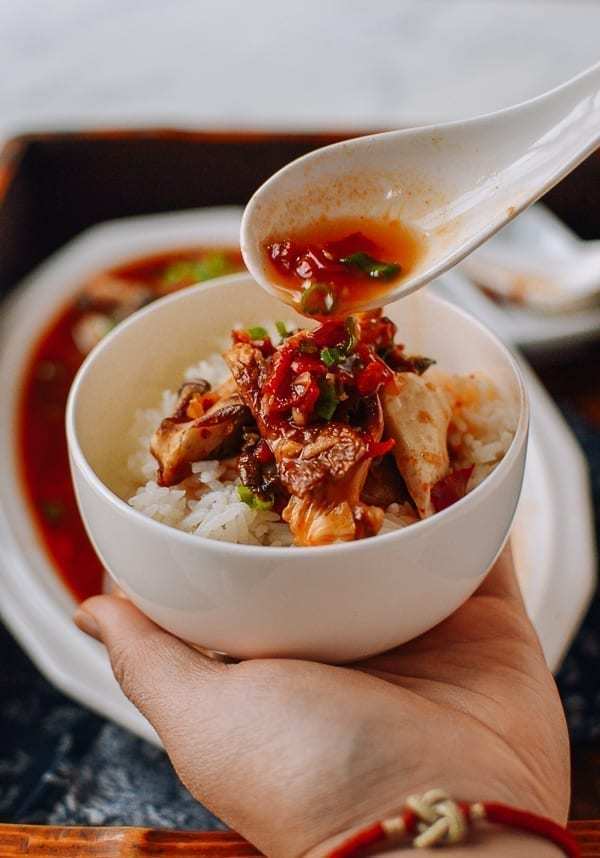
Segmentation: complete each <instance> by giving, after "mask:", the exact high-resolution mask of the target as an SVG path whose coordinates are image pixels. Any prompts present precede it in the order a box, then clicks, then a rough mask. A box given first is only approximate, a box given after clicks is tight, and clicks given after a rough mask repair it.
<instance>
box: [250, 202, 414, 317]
mask: <svg viewBox="0 0 600 858" xmlns="http://www.w3.org/2000/svg"><path fill="white" fill-rule="evenodd" d="M423 245H424V241H423V239H422V237H420V236H418V235H417V234H416V233H415V232H414V231H413V230H410V229H409V228H408V227H406V226H405V225H403V224H402V223H400V222H399V221H397V220H387V219H381V220H373V219H370V218H340V219H337V220H322V221H318V222H317V223H315V224H314V225H313V226H311V228H310V229H306V230H303V231H302V232H299V233H296V234H294V235H286V236H276V237H273V238H270V239H269V240H268V241H267V242H265V245H264V252H265V255H266V257H267V260H268V267H269V270H270V273H271V278H272V282H273V283H274V284H276V285H277V286H278V287H279V288H280V290H281V293H282V298H283V299H284V300H286V301H287V302H288V303H292V304H293V306H294V307H295V309H296V310H298V311H299V312H300V313H302V314H303V315H305V316H310V317H314V318H319V319H323V318H326V317H331V316H335V317H344V316H348V315H350V314H351V313H352V312H354V311H356V310H357V309H360V308H361V307H363V306H364V304H365V303H366V302H367V301H372V300H376V301H378V302H380V303H381V304H383V303H385V297H386V294H387V293H388V292H389V291H390V289H391V287H392V286H394V285H395V284H397V283H398V281H399V280H401V279H402V278H403V277H405V276H406V275H407V274H408V273H410V271H411V270H412V269H413V268H414V266H415V264H416V262H417V261H418V259H419V257H420V256H421V254H422V250H423Z"/></svg>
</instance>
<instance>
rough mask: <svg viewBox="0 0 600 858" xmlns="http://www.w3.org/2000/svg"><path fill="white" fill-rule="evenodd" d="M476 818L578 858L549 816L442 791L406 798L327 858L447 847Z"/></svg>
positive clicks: (571, 843)
mask: <svg viewBox="0 0 600 858" xmlns="http://www.w3.org/2000/svg"><path fill="white" fill-rule="evenodd" d="M478 821H485V822H489V823H491V824H493V825H502V826H505V827H507V828H515V829H517V830H519V831H525V832H527V833H529V834H537V835H539V836H540V837H543V838H545V839H546V840H549V841H550V842H551V843H554V844H555V845H556V846H558V847H559V848H560V849H562V850H563V852H564V853H565V855H566V856H567V858H581V853H580V851H579V846H578V845H577V842H576V841H575V839H574V838H573V837H572V836H571V834H569V832H568V831H567V829H566V828H562V827H561V826H560V825H557V824H556V822H553V821H552V820H551V819H547V818H546V817H544V816H537V815H536V814H535V813H529V811H527V810H518V809H517V808H515V807H510V806H509V805H507V804H500V803H498V802H493V801H478V802H475V804H468V803H467V802H462V801H460V802H457V801H452V799H450V798H449V797H448V796H447V795H446V793H445V792H444V791H443V790H441V789H433V790H430V791H429V792H426V793H425V794H424V795H423V796H414V795H413V796H411V797H410V798H408V799H407V800H406V803H405V805H404V808H403V809H402V812H401V813H400V814H399V816H394V817H391V818H389V819H383V820H380V821H379V822H374V823H372V824H371V825H369V826H367V827H366V828H363V829H362V830H361V831H357V832H356V833H355V834H353V835H352V837H350V838H348V840H346V841H345V842H344V843H342V844H340V846H337V847H336V848H335V849H333V850H332V851H331V852H329V853H328V855H327V858H350V856H355V855H358V854H360V852H361V851H362V850H363V849H367V848H368V847H372V846H377V845H383V844H388V845H390V846H391V845H396V846H401V845H404V846H413V847H416V848H421V849H426V848H428V847H431V846H448V845H452V844H455V843H460V842H462V841H463V840H465V839H466V837H467V835H468V833H469V829H470V828H471V826H472V825H473V823H475V822H478Z"/></svg>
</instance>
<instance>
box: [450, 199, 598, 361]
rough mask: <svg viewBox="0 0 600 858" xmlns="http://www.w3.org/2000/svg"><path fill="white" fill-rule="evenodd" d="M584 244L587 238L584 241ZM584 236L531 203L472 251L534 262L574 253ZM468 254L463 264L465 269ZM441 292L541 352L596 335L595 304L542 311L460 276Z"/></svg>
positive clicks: (561, 258)
mask: <svg viewBox="0 0 600 858" xmlns="http://www.w3.org/2000/svg"><path fill="white" fill-rule="evenodd" d="M588 244H589V242H588ZM585 245H586V242H585V241H583V240H582V239H580V238H579V237H578V236H577V235H575V233H574V232H572V231H571V230H570V229H569V228H568V227H567V226H566V225H565V224H564V223H563V222H562V221H561V220H559V218H557V217H556V216H555V215H554V214H552V212H551V211H550V210H549V209H547V208H546V207H545V206H543V205H540V204H538V205H535V206H532V207H531V208H530V209H528V210H527V211H525V212H523V213H522V214H520V215H519V217H518V218H516V220H514V221H512V222H511V223H509V224H508V225H507V226H506V227H504V229H502V230H500V232H499V233H497V234H496V235H495V236H493V237H492V238H491V239H490V240H489V241H487V242H486V243H485V244H484V245H483V246H482V247H481V248H480V249H479V250H476V251H475V253H474V254H473V255H474V256H475V255H479V257H480V259H481V264H483V263H484V262H485V260H486V259H488V258H489V259H492V260H495V261H499V262H505V263H507V264H508V265H510V264H511V262H512V264H513V265H515V263H516V261H517V260H519V259H526V258H527V257H528V256H530V257H531V256H533V257H535V258H536V259H538V260H539V263H540V265H542V264H546V263H547V265H548V266H552V264H553V261H554V260H557V261H559V262H561V263H564V262H567V261H568V260H571V259H573V258H576V257H577V254H578V251H579V250H580V249H581V248H584V247H585ZM468 264H469V263H468V260H467V261H465V263H464V266H465V268H467V270H468ZM446 297H448V298H450V299H451V300H454V301H455V302H456V303H457V304H458V305H459V306H461V307H463V309H465V310H468V311H469V312H470V313H472V314H473V315H474V316H476V317H477V318H478V319H480V320H481V321H482V322H483V323H484V324H486V325H487V326H488V327H489V328H491V329H492V330H493V331H495V332H496V333H497V334H498V335H499V336H500V337H501V338H502V339H503V340H505V341H507V342H512V343H514V344H515V345H517V346H521V347H522V348H526V349H528V350H530V351H531V352H534V351H535V352H537V353H542V352H545V351H552V350H553V349H557V348H560V347H564V346H572V345H575V344H578V343H584V342H588V341H590V340H595V339H598V338H599V337H600V306H591V307H587V308H585V309H580V310H571V311H565V312H561V313H544V312H542V311H540V310H535V309H530V308H527V307H524V306H519V305H518V304H498V303H496V302H495V301H493V300H492V299H491V298H488V296H487V295H485V294H484V293H483V292H482V291H481V290H480V289H479V288H477V287H476V286H475V285H474V284H473V283H471V282H470V281H469V280H467V279H466V278H464V277H463V278H462V283H461V285H460V286H459V287H458V288H457V289H455V290H454V291H453V294H452V295H450V294H448V293H446Z"/></svg>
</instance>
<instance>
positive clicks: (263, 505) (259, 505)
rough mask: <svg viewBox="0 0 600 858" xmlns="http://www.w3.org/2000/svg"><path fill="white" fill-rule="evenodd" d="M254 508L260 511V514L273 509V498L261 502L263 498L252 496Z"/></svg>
mask: <svg viewBox="0 0 600 858" xmlns="http://www.w3.org/2000/svg"><path fill="white" fill-rule="evenodd" d="M254 508H255V509H258V510H261V512H266V511H267V510H269V509H273V498H267V499H266V500H263V498H261V497H259V496H258V495H255V496H254Z"/></svg>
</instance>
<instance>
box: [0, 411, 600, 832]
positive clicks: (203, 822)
mask: <svg viewBox="0 0 600 858" xmlns="http://www.w3.org/2000/svg"><path fill="white" fill-rule="evenodd" d="M563 410H564V413H565V416H566V417H567V420H568V421H569V423H570V425H571V427H572V429H573V430H574V431H575V433H576V435H577V437H578V438H579V441H580V443H581V444H582V446H583V449H584V451H585V453H586V455H587V457H588V461H589V463H590V467H591V472H592V482H593V491H594V502H595V510H596V525H597V532H598V533H600V431H598V429H597V428H596V429H594V428H593V427H592V426H591V425H590V424H588V423H586V422H585V421H584V420H583V419H582V418H580V417H579V416H578V415H576V414H574V413H573V412H572V411H570V410H569V409H568V407H566V406H565V407H564V408H563ZM565 572H566V570H565ZM0 666H1V667H0V821H4V822H37V823H48V824H50V823H54V824H77V823H79V824H86V825H102V824H107V825H119V824H122V825H125V824H126V825H150V826H157V827H176V828H205V829H206V828H216V827H220V826H219V823H218V821H217V820H216V819H215V818H214V817H213V816H211V815H210V814H209V813H208V812H207V811H206V810H204V808H202V807H201V806H200V805H198V804H197V803H196V802H195V801H194V800H193V799H192V798H191V796H190V795H189V793H187V791H186V790H185V789H184V787H183V786H182V785H181V784H180V782H179V781H178V779H177V776H176V775H175V773H174V772H173V769H172V768H171V765H170V763H169V761H168V759H167V758H166V756H165V754H164V753H163V752H162V751H159V750H158V749H156V748H154V747H152V746H151V745H149V744H147V743H146V742H143V741H142V740H140V739H136V738H135V737H133V736H132V735H131V734H130V733H128V732H127V731H126V730H123V729H121V728H120V727H117V726H115V725H114V724H111V723H109V722H107V721H105V720H104V719H103V718H100V717H98V716H97V715H94V714H92V713H91V712H90V711H88V710H87V709H85V708H84V707H82V706H79V705H78V704H76V703H73V702H72V701H71V700H69V699H68V698H66V697H64V696H63V695H62V694H61V693H60V692H59V691H57V690H56V689H55V688H53V687H52V686H51V685H50V684H49V683H48V682H46V680H45V679H44V678H43V677H42V676H41V675H40V674H39V673H38V671H37V670H36V669H35V667H34V666H33V665H32V664H31V662H30V661H29V659H28V658H27V657H26V655H25V654H24V653H23V652H22V651H21V650H20V649H19V647H18V646H17V644H16V643H15V641H14V640H13V639H12V638H11V637H10V635H9V634H8V632H6V630H4V629H2V628H1V627H0ZM558 683H559V687H560V691H561V694H562V697H563V701H564V704H565V709H566V712H567V717H568V721H569V727H570V730H571V737H572V739H573V741H574V742H581V741H588V740H590V739H596V738H600V598H598V597H596V599H595V600H594V602H593V604H592V605H591V607H590V610H589V612H588V615H587V617H586V619H585V621H584V623H583V626H582V628H581V631H580V633H579V635H578V637H577V639H576V641H575V643H574V644H573V646H572V648H571V651H570V653H569V655H568V657H567V659H566V661H565V663H564V666H563V668H562V670H561V671H560V674H559V676H558Z"/></svg>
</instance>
